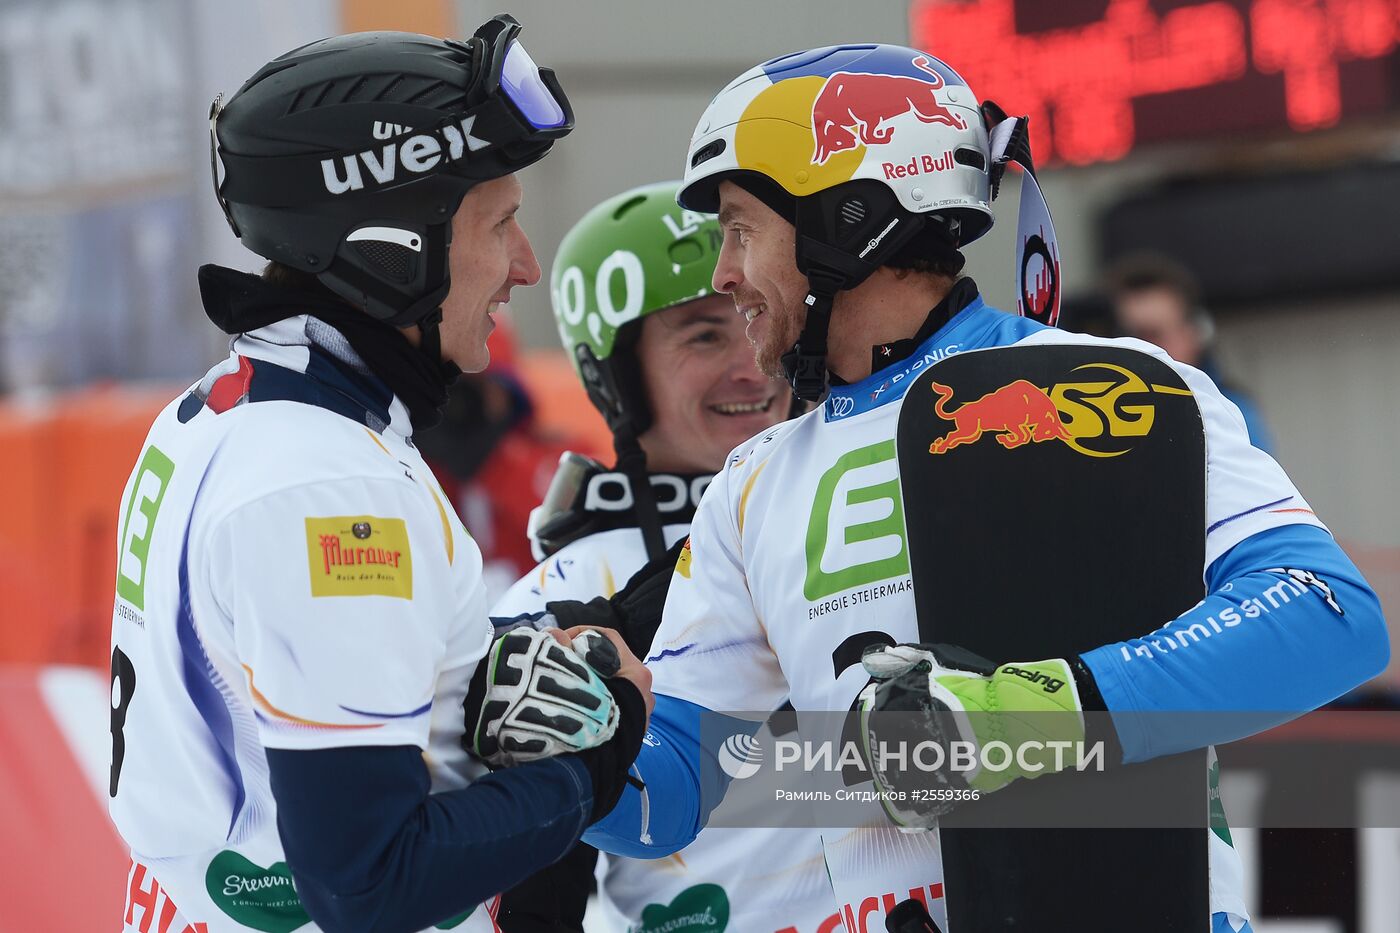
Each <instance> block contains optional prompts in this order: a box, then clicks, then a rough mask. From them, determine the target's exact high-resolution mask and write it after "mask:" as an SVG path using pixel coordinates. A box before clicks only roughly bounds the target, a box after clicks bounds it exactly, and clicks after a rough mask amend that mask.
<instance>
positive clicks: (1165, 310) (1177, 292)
mask: <svg viewBox="0 0 1400 933" xmlns="http://www.w3.org/2000/svg"><path fill="white" fill-rule="evenodd" d="M1107 281H1108V289H1107V290H1108V293H1109V297H1110V299H1111V303H1112V306H1113V316H1114V320H1115V323H1116V324H1117V327H1118V331H1119V333H1121V334H1123V335H1124V336H1127V337H1137V338H1139V339H1141V340H1146V341H1147V342H1148V343H1150V344H1155V345H1156V346H1159V347H1161V348H1162V349H1163V350H1166V351H1167V355H1168V356H1170V357H1171V358H1172V359H1174V360H1176V361H1177V362H1179V363H1185V364H1187V365H1188V366H1194V367H1196V368H1197V369H1199V370H1201V371H1202V372H1204V373H1205V374H1206V375H1207V376H1209V377H1210V378H1211V381H1212V382H1214V383H1215V384H1216V386H1217V387H1218V388H1219V389H1220V392H1221V394H1222V395H1224V396H1225V397H1226V398H1227V399H1229V400H1230V401H1231V402H1234V403H1235V406H1236V407H1237V408H1239V410H1240V414H1241V415H1243V416H1244V423H1245V427H1246V428H1247V429H1248V430H1249V440H1250V443H1252V444H1253V445H1254V446H1255V447H1258V448H1259V449H1260V450H1263V451H1265V452H1266V453H1273V448H1274V440H1273V435H1272V434H1271V433H1270V432H1269V430H1268V428H1267V427H1266V426H1265V424H1264V418H1263V415H1262V414H1260V412H1259V406H1258V405H1256V404H1255V402H1254V399H1252V398H1251V397H1250V396H1249V395H1248V393H1246V392H1245V391H1244V390H1243V389H1240V388H1239V387H1238V386H1235V385H1234V384H1232V383H1231V382H1230V380H1228V379H1226V378H1224V377H1223V376H1222V374H1221V372H1220V366H1219V364H1218V362H1217V361H1216V359H1215V356H1214V354H1212V353H1211V346H1212V341H1213V339H1214V336H1215V323H1214V322H1213V321H1212V320H1211V317H1210V312H1209V311H1207V310H1206V309H1205V306H1204V305H1202V304H1201V298H1200V287H1199V286H1198V285H1197V283H1196V279H1195V277H1194V276H1192V275H1191V273H1190V272H1188V271H1187V270H1186V269H1185V267H1183V266H1181V265H1180V264H1178V263H1176V262H1175V261H1173V260H1171V259H1169V258H1167V257H1166V256H1163V255H1159V254H1156V253H1140V254H1137V255H1133V256H1128V257H1125V258H1124V259H1123V260H1121V261H1120V262H1118V263H1117V264H1115V265H1114V266H1113V267H1112V268H1111V269H1110V270H1109V272H1108V275H1107Z"/></svg>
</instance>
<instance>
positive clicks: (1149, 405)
mask: <svg viewBox="0 0 1400 933" xmlns="http://www.w3.org/2000/svg"><path fill="white" fill-rule="evenodd" d="M1081 371H1083V372H1082V376H1081V378H1080V379H1078V380H1075V381H1065V382H1057V383H1056V384H1055V385H1053V386H1051V387H1050V388H1048V389H1043V388H1041V387H1039V386H1037V385H1035V384H1034V383H1032V382H1031V381H1030V380H1028V379H1017V380H1015V381H1014V382H1010V383H1008V384H1007V385H1004V386H1002V387H1001V388H999V389H995V390H993V391H991V392H988V393H987V394H985V395H983V396H982V397H981V398H978V399H974V400H972V401H967V402H963V403H962V404H961V405H959V406H957V407H956V408H953V407H951V406H950V404H949V403H950V402H952V400H953V396H954V395H955V394H956V393H955V391H954V390H953V389H952V388H950V387H949V386H946V385H944V384H942V383H940V382H938V381H936V380H935V381H932V382H930V383H929V388H930V389H932V391H933V393H934V394H935V395H936V396H937V397H938V398H937V400H936V401H935V402H934V409H933V410H934V414H936V415H937V416H938V417H939V418H941V419H942V420H944V421H948V422H952V424H953V427H952V428H951V429H950V430H948V431H947V432H945V433H944V434H943V435H941V436H939V437H936V438H934V439H933V442H932V443H931V444H929V448H928V452H929V453H930V454H935V455H938V454H946V453H948V452H949V451H952V450H956V449H957V448H959V447H962V446H965V445H968V444H975V443H977V442H978V441H979V440H981V439H982V436H983V435H984V434H991V435H992V436H993V437H995V438H996V441H997V443H998V444H1000V445H1001V446H1002V447H1004V448H1005V449H1007V450H1015V449H1016V448H1018V447H1024V446H1026V445H1027V444H1039V443H1044V442H1045V441H1061V442H1063V443H1065V444H1066V445H1068V446H1069V447H1070V449H1072V450H1074V451H1075V452H1077V453H1081V454H1084V455H1085V456H1089V457H1118V456H1121V455H1123V454H1125V453H1127V452H1128V451H1129V450H1131V449H1132V447H1133V443H1132V442H1133V441H1134V440H1135V439H1136V438H1140V437H1146V436H1147V434H1148V433H1149V432H1150V431H1151V430H1152V422H1153V420H1154V418H1155V415H1156V406H1155V405H1154V403H1153V401H1152V396H1153V395H1154V394H1170V395H1183V394H1190V393H1189V391H1188V390H1184V389H1177V388H1174V387H1172V386H1163V385H1156V384H1152V385H1149V384H1148V383H1147V382H1146V381H1145V380H1143V378H1142V377H1141V376H1139V375H1138V374H1137V373H1134V372H1132V371H1131V370H1128V369H1124V368H1123V367H1122V366H1117V365H1115V364H1113V363H1086V364H1084V365H1083V366H1077V367H1075V368H1074V370H1073V372H1074V373H1081Z"/></svg>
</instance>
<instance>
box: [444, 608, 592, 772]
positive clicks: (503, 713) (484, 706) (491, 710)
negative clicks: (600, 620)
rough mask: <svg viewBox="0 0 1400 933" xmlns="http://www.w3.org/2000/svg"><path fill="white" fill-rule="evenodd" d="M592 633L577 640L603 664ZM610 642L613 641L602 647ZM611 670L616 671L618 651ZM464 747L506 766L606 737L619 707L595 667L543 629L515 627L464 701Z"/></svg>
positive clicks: (485, 661)
mask: <svg viewBox="0 0 1400 933" xmlns="http://www.w3.org/2000/svg"><path fill="white" fill-rule="evenodd" d="M597 641H606V639H603V638H602V636H599V635H596V634H595V635H594V637H593V638H590V639H586V640H584V641H583V643H582V644H580V645H579V647H580V648H582V649H583V650H584V651H585V652H586V653H589V654H592V655H593V657H594V660H595V661H596V662H598V663H602V664H605V665H606V657H604V656H603V654H605V652H601V653H600V649H599V646H598V645H597ZM607 647H608V648H612V645H611V644H608V645H607ZM611 653H612V664H611V665H610V667H611V669H610V670H606V669H605V671H604V673H605V674H606V675H611V674H615V673H617V652H616V650H613V651H612V652H611ZM462 712H463V717H464V720H465V724H466V733H465V734H464V735H463V736H462V745H463V747H464V748H465V749H466V750H467V751H469V752H471V753H472V754H474V755H476V756H477V757H478V758H481V759H482V760H484V761H485V762H486V763H487V764H489V765H491V766H492V767H509V766H510V765H516V764H521V763H523V762H526V761H536V760H538V759H540V758H551V757H553V756H555V755H561V754H564V753H567V752H578V751H583V750H584V749H588V748H592V747H594V746H597V745H600V744H602V743H603V742H606V741H607V740H608V739H610V738H611V737H612V736H613V733H614V731H615V730H616V729H617V724H618V717H619V711H618V709H617V704H616V702H615V701H614V697H613V694H612V693H611V692H609V690H608V688H607V686H606V685H605V684H604V683H603V679H602V677H600V676H599V671H597V670H595V669H594V668H592V667H590V666H589V664H588V663H586V662H585V661H584V659H583V658H582V657H580V656H579V654H578V653H576V652H575V651H574V650H571V649H569V648H566V647H564V646H563V645H561V644H559V643H558V642H557V641H555V639H554V638H553V636H551V635H550V634H548V633H547V632H543V631H537V630H535V629H531V628H516V629H513V630H511V631H509V632H507V633H506V634H504V635H502V636H501V637H499V638H497V639H496V640H495V642H493V643H492V645H491V647H490V648H489V649H488V650H487V652H486V656H485V657H484V658H482V660H481V663H479V664H478V665H477V669H476V673H475V674H474V675H473V677H472V681H471V685H470V687H469V688H468V690H467V696H466V699H465V700H464V701H463V703H462Z"/></svg>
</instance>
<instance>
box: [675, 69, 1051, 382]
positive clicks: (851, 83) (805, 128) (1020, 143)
mask: <svg viewBox="0 0 1400 933" xmlns="http://www.w3.org/2000/svg"><path fill="white" fill-rule="evenodd" d="M1027 140H1028V137H1027V134H1026V131H1025V118H1024V117H1019V118H1007V117H1006V116H1005V114H1004V113H1003V112H1002V111H1001V109H1000V108H999V107H997V106H996V105H995V104H990V103H988V104H984V105H980V106H979V104H978V101H977V97H976V96H975V95H974V94H973V93H972V90H971V89H970V88H969V87H968V86H967V82H966V81H964V80H963V79H962V78H961V77H960V76H959V75H958V73H957V72H956V71H954V70H953V69H952V68H949V67H948V66H947V65H946V64H944V63H943V62H941V61H939V60H938V59H936V58H934V57H933V56H931V55H929V54H928V53H926V52H920V51H918V50H916V49H910V48H905V47H903V46H896V45H877V44H865V45H838V46H828V47H825V48H819V49H811V50H809V51H806V52H797V53H794V54H792V55H786V56H783V57H781V58H775V59H772V60H771V61H767V62H764V63H763V64H761V65H757V66H755V67H754V68H751V69H749V70H748V71H746V72H744V73H743V74H742V75H740V76H739V77H738V78H735V79H734V80H733V81H731V82H730V83H729V85H728V86H726V87H725V88H724V90H722V91H720V92H719V94H718V95H716V96H715V98H714V100H713V101H711V102H710V105H709V107H707V108H706V109H705V112H704V113H703V114H702V115H701V116H700V121H699V123H698V124H697V125H696V128H695V133H694V135H693V136H692V137H691V141H690V148H689V150H688V158H687V160H686V168H685V177H684V179H683V181H682V184H681V189H680V192H679V193H678V194H677V200H678V201H679V202H680V204H681V206H682V207H685V208H688V209H690V210H695V211H702V212H711V213H712V212H714V211H717V210H718V209H719V193H718V189H719V185H720V183H721V182H723V181H725V180H733V181H735V182H737V183H740V184H741V185H745V186H746V187H750V186H751V184H752V183H753V182H754V179H755V176H759V177H761V178H763V179H766V180H767V181H766V182H764V183H763V185H765V186H768V188H767V190H769V191H772V190H773V188H772V187H771V186H774V185H775V186H776V187H777V189H781V194H779V195H777V198H778V199H783V198H787V197H789V196H790V197H791V198H792V200H793V209H792V216H791V217H790V219H792V220H793V222H794V224H795V226H796V228H797V267H798V269H799V270H800V271H802V272H803V273H804V274H806V276H807V278H808V281H809V283H810V294H809V296H808V299H807V305H808V313H807V321H806V324H805V325H804V327H803V331H802V335H801V336H800V337H799V339H798V342H797V344H796V345H795V346H794V347H793V348H792V349H791V350H790V351H789V352H788V353H787V354H784V356H783V368H784V370H785V371H786V373H787V377H788V381H789V382H790V383H791V384H792V387H793V392H794V394H796V395H797V397H798V398H801V399H804V400H808V401H818V400H820V399H821V398H823V397H824V396H825V394H826V391H827V386H828V374H827V371H826V331H827V324H828V322H829V318H830V313H831V303H832V299H833V297H834V295H835V293H836V292H837V291H840V290H842V289H850V288H855V287H856V286H857V285H859V284H860V283H861V282H862V281H864V280H865V278H866V277H867V276H869V275H870V274H871V273H872V272H874V271H875V270H876V269H878V268H879V267H880V266H882V265H885V264H886V263H887V262H888V261H889V260H891V259H892V258H893V257H894V256H895V255H896V254H897V253H899V252H900V250H901V248H903V247H905V246H906V245H908V244H911V242H912V241H914V240H915V237H919V236H921V235H922V239H920V240H919V241H918V242H917V243H914V244H913V245H914V246H922V245H923V244H924V243H926V242H927V243H929V244H936V246H937V248H939V249H945V250H953V251H956V250H957V249H960V248H961V247H963V246H966V245H967V244H969V243H971V242H972V241H974V240H976V239H977V238H979V237H981V236H982V235H983V234H985V233H986V232H987V231H988V230H989V229H991V226H992V221H993V214H992V208H991V202H992V199H993V198H994V197H995V196H996V190H997V184H998V181H999V180H1000V177H1001V173H1002V171H1003V170H1004V169H1005V163H1006V162H1008V161H1015V162H1017V163H1018V164H1020V165H1022V166H1023V167H1024V168H1025V169H1026V170H1027V178H1028V179H1031V178H1032V177H1033V176H1032V173H1033V168H1032V166H1031V160H1030V150H1029V145H1028V141H1027ZM1030 187H1031V188H1033V189H1034V192H1035V195H1036V197H1035V200H1036V201H1037V202H1038V204H1039V209H1037V210H1035V211H1033V212H1032V213H1033V215H1034V224H1035V226H1034V232H1035V234H1036V235H1037V238H1036V239H1035V241H1034V243H1033V244H1032V247H1033V250H1038V252H1036V253H1035V256H1036V258H1035V260H1034V261H1031V262H1026V261H1023V262H1021V264H1020V265H1021V267H1022V268H1023V269H1024V270H1029V271H1030V272H1031V273H1032V280H1033V281H1035V282H1036V283H1040V285H1041V288H1040V290H1039V291H1033V293H1032V298H1033V300H1034V301H1039V302H1040V303H1041V305H1042V306H1043V307H1035V306H1034V305H1033V304H1032V306H1031V307H1030V310H1029V311H1028V310H1026V309H1025V308H1023V309H1022V313H1032V314H1033V315H1034V316H1036V317H1038V318H1041V319H1042V320H1048V322H1049V323H1054V317H1055V313H1054V312H1055V311H1057V309H1058V254H1057V253H1056V252H1055V245H1054V231H1053V227H1052V225H1051V224H1050V221H1049V213H1048V210H1045V209H1044V201H1043V199H1041V198H1039V189H1038V187H1035V186H1034V185H1033V184H1032V185H1031V186H1030ZM751 190H752V189H751ZM759 190H762V188H760V189H759ZM765 200H766V201H768V202H769V204H770V206H773V198H770V197H765ZM1026 206H1027V199H1026V198H1025V196H1024V195H1023V197H1022V219H1023V226H1024V224H1025V222H1026ZM1021 239H1022V251H1023V252H1025V251H1026V249H1027V247H1026V243H1027V242H1030V241H1029V239H1028V237H1027V236H1023V237H1022V238H1021ZM1035 244H1039V245H1038V246H1037V245H1035ZM1046 244H1048V245H1046ZM1042 253H1043V254H1044V256H1045V257H1053V262H1054V265H1055V268H1054V271H1053V275H1054V279H1055V281H1054V287H1053V288H1048V289H1047V288H1045V287H1043V283H1044V282H1045V281H1047V280H1048V279H1047V275H1046V274H1041V273H1040V272H1039V271H1038V270H1039V269H1040V264H1041V259H1040V256H1041V254H1042ZM1050 261H1051V259H1050V258H1046V259H1045V260H1044V262H1045V263H1046V264H1048V263H1049V262H1050ZM1019 278H1021V275H1020V274H1018V279H1019ZM1022 293H1023V294H1025V293H1026V289H1024V288H1023V289H1022ZM1046 296H1050V297H1046ZM1051 303H1053V308H1054V310H1051V308H1050V307H1049V305H1050V304H1051Z"/></svg>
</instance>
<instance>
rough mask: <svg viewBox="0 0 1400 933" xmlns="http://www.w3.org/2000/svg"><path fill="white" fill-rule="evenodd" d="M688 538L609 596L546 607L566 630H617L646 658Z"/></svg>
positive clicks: (635, 651)
mask: <svg viewBox="0 0 1400 933" xmlns="http://www.w3.org/2000/svg"><path fill="white" fill-rule="evenodd" d="M688 540H689V539H682V540H680V541H677V542H676V543H675V544H674V545H673V546H672V547H671V549H670V550H668V551H667V552H666V553H664V554H662V555H661V556H660V557H658V558H657V559H656V560H654V561H651V562H650V563H648V564H646V565H644V566H643V567H642V569H640V570H638V571H637V572H636V573H634V574H633V575H632V578H631V579H630V580H628V581H627V585H626V586H624V587H623V588H622V589H621V590H619V591H618V592H617V593H616V594H615V595H613V596H612V597H611V598H609V599H605V598H603V597H602V596H596V597H594V598H593V599H590V600H589V601H588V602H586V603H583V602H577V601H574V600H560V601H557V602H552V603H546V604H545V609H546V610H547V611H548V613H549V614H550V615H551V616H553V617H554V619H556V620H557V624H558V626H559V627H560V628H563V629H572V628H575V627H577V626H580V625H596V626H598V627H599V628H610V629H615V630H616V631H617V632H618V633H619V634H621V635H622V640H623V641H625V642H626V643H627V647H628V648H629V649H631V651H632V653H633V654H635V655H636V656H637V657H639V658H645V657H646V656H647V652H648V651H649V650H650V649H651V640H652V638H653V637H654V636H655V635H656V630H657V628H658V627H660V625H661V612H662V610H663V609H665V608H666V594H667V593H668V592H669V591H670V588H671V577H672V576H673V575H674V573H675V569H676V561H677V560H678V559H679V558H680V556H681V552H682V550H683V549H684V547H685V545H686V543H687V542H688Z"/></svg>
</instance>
